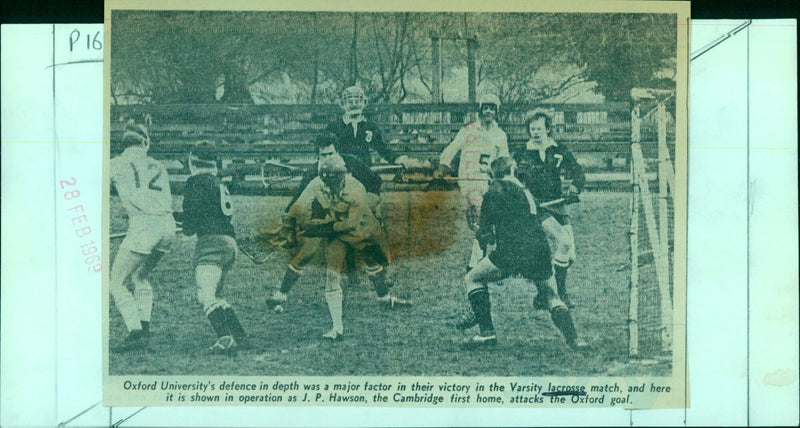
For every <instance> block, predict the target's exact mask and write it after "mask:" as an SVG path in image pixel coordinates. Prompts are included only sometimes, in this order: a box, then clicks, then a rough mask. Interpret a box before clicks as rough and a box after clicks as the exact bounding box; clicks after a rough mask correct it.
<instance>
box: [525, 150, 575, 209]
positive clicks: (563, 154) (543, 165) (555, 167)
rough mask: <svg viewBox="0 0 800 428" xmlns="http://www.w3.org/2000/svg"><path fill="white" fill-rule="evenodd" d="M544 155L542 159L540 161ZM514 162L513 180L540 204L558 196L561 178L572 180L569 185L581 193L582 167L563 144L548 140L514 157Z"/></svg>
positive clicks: (560, 193) (560, 194)
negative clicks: (518, 181)
mask: <svg viewBox="0 0 800 428" xmlns="http://www.w3.org/2000/svg"><path fill="white" fill-rule="evenodd" d="M542 153H544V159H542ZM514 160H516V161H517V174H516V175H517V178H518V179H519V180H520V181H521V182H522V183H523V184H525V187H527V188H528V189H530V191H531V193H533V196H534V197H535V198H536V199H537V200H538V201H540V202H547V201H552V200H554V199H559V198H561V197H562V192H561V177H562V176H563V177H564V178H566V179H568V180H572V184H573V185H574V186H575V187H576V188H578V191H579V192H580V191H582V190H583V185H584V183H585V182H586V178H585V177H584V175H583V168H582V167H581V166H580V164H578V162H577V161H576V160H575V156H573V155H572V152H570V151H569V150H568V149H567V148H566V147H565V146H564V145H561V144H556V142H555V141H553V140H549V141H548V142H547V143H545V144H544V145H542V146H532V145H531V144H530V143H529V145H528V147H527V149H526V150H523V151H521V152H519V153H516V154H515V155H514Z"/></svg>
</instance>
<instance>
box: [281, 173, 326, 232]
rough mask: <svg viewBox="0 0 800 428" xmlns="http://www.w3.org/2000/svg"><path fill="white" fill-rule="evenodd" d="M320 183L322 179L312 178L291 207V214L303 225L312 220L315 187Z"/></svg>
mask: <svg viewBox="0 0 800 428" xmlns="http://www.w3.org/2000/svg"><path fill="white" fill-rule="evenodd" d="M320 184H321V181H320V179H319V178H318V177H317V178H314V179H313V180H311V182H309V183H308V186H306V187H305V189H303V191H302V192H301V193H300V196H298V197H297V200H296V201H294V203H293V204H292V205H291V207H290V208H289V216H290V217H292V218H294V219H295V220H296V222H297V224H298V225H300V226H301V227H302V226H303V225H306V224H308V222H309V221H311V206H312V204H313V203H314V198H315V196H314V194H315V192H316V191H315V189H316V188H317V187H319V186H320Z"/></svg>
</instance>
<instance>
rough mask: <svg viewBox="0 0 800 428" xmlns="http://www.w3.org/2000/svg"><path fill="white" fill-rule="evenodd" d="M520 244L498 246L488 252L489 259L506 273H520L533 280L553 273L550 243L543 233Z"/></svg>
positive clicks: (542, 278)
mask: <svg viewBox="0 0 800 428" xmlns="http://www.w3.org/2000/svg"><path fill="white" fill-rule="evenodd" d="M536 238H537V239H535V240H532V241H528V242H526V243H525V244H522V245H513V246H509V247H505V246H500V245H499V244H498V247H497V250H495V251H494V252H492V253H491V254H489V260H491V261H492V263H493V264H494V265H495V266H497V267H498V268H500V269H502V270H503V272H504V273H506V274H507V275H521V276H522V277H523V278H526V279H530V280H533V281H544V280H546V279H547V278H550V276H551V275H552V274H553V263H552V260H551V255H550V245H549V244H548V243H547V240H546V239H545V238H544V234H543V233H542V234H541V236H539V235H537V237H536Z"/></svg>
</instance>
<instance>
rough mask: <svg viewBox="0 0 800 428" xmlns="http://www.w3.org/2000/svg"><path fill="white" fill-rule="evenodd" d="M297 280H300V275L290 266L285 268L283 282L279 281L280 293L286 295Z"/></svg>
mask: <svg viewBox="0 0 800 428" xmlns="http://www.w3.org/2000/svg"><path fill="white" fill-rule="evenodd" d="M298 278H300V274H299V273H298V272H297V271H296V270H295V269H294V268H293V267H292V266H291V265H289V267H288V268H286V273H285V274H283V280H282V281H281V293H288V292H289V290H291V289H292V287H293V286H294V284H296V283H297V279H298Z"/></svg>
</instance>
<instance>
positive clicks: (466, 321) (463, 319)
mask: <svg viewBox="0 0 800 428" xmlns="http://www.w3.org/2000/svg"><path fill="white" fill-rule="evenodd" d="M476 325H478V320H477V318H475V314H474V313H468V314H463V315H461V316H460V317H459V318H458V320H457V321H456V328H457V329H459V330H466V329H468V328H471V327H474V326H476Z"/></svg>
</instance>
